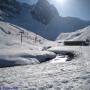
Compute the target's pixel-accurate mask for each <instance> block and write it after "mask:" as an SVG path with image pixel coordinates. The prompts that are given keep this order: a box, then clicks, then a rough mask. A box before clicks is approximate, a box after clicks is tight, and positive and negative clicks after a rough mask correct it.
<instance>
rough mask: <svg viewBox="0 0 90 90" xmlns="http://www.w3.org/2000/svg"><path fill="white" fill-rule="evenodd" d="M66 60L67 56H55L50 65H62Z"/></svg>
mask: <svg viewBox="0 0 90 90" xmlns="http://www.w3.org/2000/svg"><path fill="white" fill-rule="evenodd" d="M67 59H68V57H67V56H56V58H54V59H52V60H51V63H64V62H66V61H67Z"/></svg>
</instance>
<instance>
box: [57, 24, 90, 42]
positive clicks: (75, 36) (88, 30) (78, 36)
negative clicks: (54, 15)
mask: <svg viewBox="0 0 90 90" xmlns="http://www.w3.org/2000/svg"><path fill="white" fill-rule="evenodd" d="M86 39H88V40H90V26H88V27H85V28H84V29H80V30H77V31H75V32H71V33H61V34H60V35H59V36H58V38H57V40H76V41H78V40H86Z"/></svg>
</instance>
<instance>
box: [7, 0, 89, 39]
mask: <svg viewBox="0 0 90 90" xmlns="http://www.w3.org/2000/svg"><path fill="white" fill-rule="evenodd" d="M20 6H21V10H20V13H19V14H15V13H14V17H13V18H8V19H5V21H6V22H9V23H12V24H15V25H17V26H20V27H22V28H25V29H27V30H29V31H32V32H34V33H36V34H38V35H40V36H42V37H44V38H46V39H49V40H55V39H56V38H57V37H58V35H59V34H60V33H61V32H72V31H76V30H78V29H82V28H84V27H86V26H88V25H90V21H84V20H81V19H78V18H74V17H61V16H59V14H58V11H57V10H56V8H55V7H54V6H53V5H51V4H50V3H49V2H48V1H47V0H38V2H37V3H36V4H34V5H28V4H20Z"/></svg>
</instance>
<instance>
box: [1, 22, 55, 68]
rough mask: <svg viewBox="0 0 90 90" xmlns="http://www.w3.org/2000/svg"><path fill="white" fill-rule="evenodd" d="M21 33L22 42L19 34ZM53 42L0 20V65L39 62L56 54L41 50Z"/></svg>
mask: <svg viewBox="0 0 90 90" xmlns="http://www.w3.org/2000/svg"><path fill="white" fill-rule="evenodd" d="M21 32H24V33H23V34H22V43H21V35H20V33H21ZM51 44H53V42H51V41H48V40H46V39H44V38H42V37H41V36H39V35H36V34H34V33H32V32H30V31H27V30H26V29H23V28H21V27H18V26H16V25H13V24H10V23H6V22H2V21H0V67H4V66H16V65H26V64H35V63H40V62H43V61H45V60H47V58H53V57H55V56H56V55H55V54H54V53H52V52H48V51H42V48H43V46H48V45H51Z"/></svg>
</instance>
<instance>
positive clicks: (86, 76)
mask: <svg viewBox="0 0 90 90" xmlns="http://www.w3.org/2000/svg"><path fill="white" fill-rule="evenodd" d="M55 49H56V50H57V49H58V50H68V51H69V50H70V51H71V49H72V50H74V51H75V52H77V53H82V54H80V57H79V58H75V59H73V60H72V61H69V62H65V63H53V64H52V63H49V62H47V63H42V64H36V65H28V66H19V67H11V68H0V86H1V87H17V88H18V89H19V90H28V89H29V90H90V47H89V46H88V47H83V46H82V47H78V46H77V47H72V46H70V47H68V46H64V47H63V46H62V47H61V46H60V47H57V48H53V50H55Z"/></svg>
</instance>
